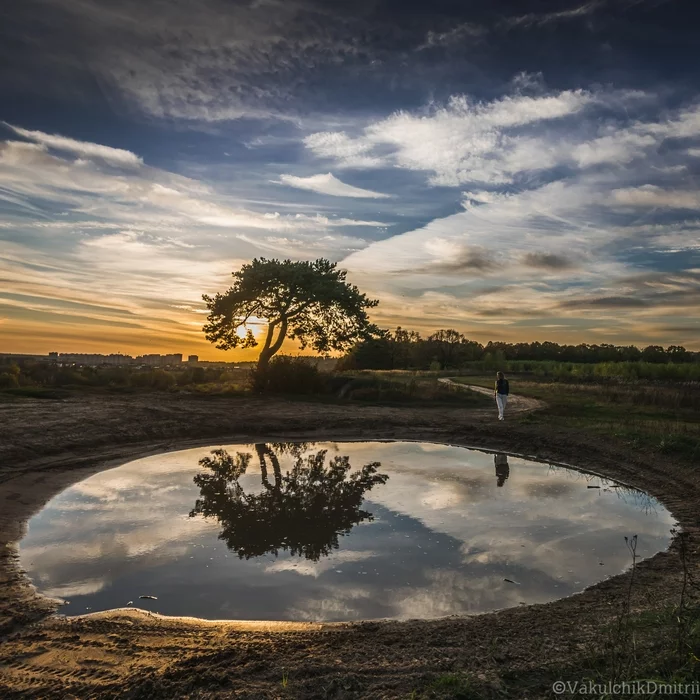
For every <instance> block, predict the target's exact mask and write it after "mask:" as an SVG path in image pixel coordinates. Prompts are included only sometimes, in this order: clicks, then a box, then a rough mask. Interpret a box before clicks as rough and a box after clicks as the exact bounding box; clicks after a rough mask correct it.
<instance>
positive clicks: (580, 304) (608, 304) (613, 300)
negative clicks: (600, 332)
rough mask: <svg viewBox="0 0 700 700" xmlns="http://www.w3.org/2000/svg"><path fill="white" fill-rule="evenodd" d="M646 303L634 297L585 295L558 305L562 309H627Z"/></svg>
mask: <svg viewBox="0 0 700 700" xmlns="http://www.w3.org/2000/svg"><path fill="white" fill-rule="evenodd" d="M646 305H647V302H645V301H644V300H643V299H638V298H635V297H623V296H611V297H587V298H584V299H573V300H571V301H562V302H561V303H560V304H559V306H560V307H561V308H563V309H594V308H595V309H629V308H639V307H644V306H646Z"/></svg>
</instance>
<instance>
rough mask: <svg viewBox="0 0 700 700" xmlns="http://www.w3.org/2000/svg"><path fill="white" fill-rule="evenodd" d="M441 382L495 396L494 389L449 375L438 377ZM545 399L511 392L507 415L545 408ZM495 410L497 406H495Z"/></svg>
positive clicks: (456, 387)
mask: <svg viewBox="0 0 700 700" xmlns="http://www.w3.org/2000/svg"><path fill="white" fill-rule="evenodd" d="M438 382H440V383H441V384H447V385H448V386H450V387H454V388H455V389H458V390H459V389H468V390H469V391H474V392H476V393H477V394H483V395H484V396H489V397H491V398H492V397H493V389H487V388H486V387H483V386H476V385H475V384H462V383H460V382H455V381H453V380H452V379H448V378H447V377H441V378H440V379H438ZM544 406H545V403H544V401H540V400H539V399H532V398H529V397H527V396H521V395H520V394H510V395H509V396H508V407H507V408H506V415H509V414H513V413H524V412H526V411H536V410H537V409H539V408H544ZM494 410H495V408H494Z"/></svg>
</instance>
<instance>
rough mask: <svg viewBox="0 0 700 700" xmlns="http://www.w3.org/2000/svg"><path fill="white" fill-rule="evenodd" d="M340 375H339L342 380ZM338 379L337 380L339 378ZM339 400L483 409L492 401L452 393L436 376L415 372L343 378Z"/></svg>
mask: <svg viewBox="0 0 700 700" xmlns="http://www.w3.org/2000/svg"><path fill="white" fill-rule="evenodd" d="M342 376H343V375H341V377H342ZM339 379H340V378H339ZM337 395H338V397H339V398H344V399H347V400H350V401H353V402H363V403H367V402H371V403H382V404H387V405H392V404H406V403H409V404H421V405H424V406H431V405H442V404H450V405H459V406H464V407H468V408H482V407H485V406H487V405H488V406H490V405H491V403H492V402H491V400H490V398H489V397H486V396H484V395H482V394H479V393H477V392H473V391H464V390H458V391H455V390H454V388H451V387H450V386H448V385H445V384H441V383H440V382H438V378H437V377H433V376H421V375H416V374H415V373H409V372H406V373H398V374H393V373H391V372H371V373H370V372H361V373H355V374H349V375H345V381H343V383H342V385H341V387H340V389H339V391H338V393H337Z"/></svg>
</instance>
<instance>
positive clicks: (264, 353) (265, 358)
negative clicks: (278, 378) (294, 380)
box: [253, 318, 287, 392]
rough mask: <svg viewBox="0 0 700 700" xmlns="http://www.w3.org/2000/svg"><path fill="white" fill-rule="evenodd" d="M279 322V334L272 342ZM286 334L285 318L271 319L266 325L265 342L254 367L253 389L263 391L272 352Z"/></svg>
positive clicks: (275, 350) (276, 348) (280, 344)
mask: <svg viewBox="0 0 700 700" xmlns="http://www.w3.org/2000/svg"><path fill="white" fill-rule="evenodd" d="M278 324H279V326H280V329H279V334H278V336H277V339H276V340H275V341H274V343H273V342H272V337H273V335H274V333H275V328H276V327H277V325H278ZM286 336H287V319H286V318H282V319H281V321H273V322H272V323H270V325H269V326H268V327H267V337H266V338H265V344H264V345H263V349H262V350H261V351H260V357H259V358H258V364H257V367H256V368H255V376H254V379H253V389H254V390H255V391H257V392H260V391H264V389H265V374H266V372H267V368H268V365H269V364H270V360H271V359H272V357H273V356H274V354H275V353H276V352H277V351H278V350H279V349H280V348H281V347H282V343H283V342H284V339H285V338H286Z"/></svg>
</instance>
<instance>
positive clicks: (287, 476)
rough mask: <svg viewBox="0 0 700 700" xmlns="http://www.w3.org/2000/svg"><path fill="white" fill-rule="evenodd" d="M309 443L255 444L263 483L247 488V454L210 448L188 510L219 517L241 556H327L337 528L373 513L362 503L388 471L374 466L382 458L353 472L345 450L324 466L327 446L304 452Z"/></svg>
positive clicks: (227, 539)
mask: <svg viewBox="0 0 700 700" xmlns="http://www.w3.org/2000/svg"><path fill="white" fill-rule="evenodd" d="M307 448H308V445H305V444H300V443H296V444H294V443H292V444H290V443H285V444H262V443H261V444H257V445H255V452H256V454H257V457H258V460H259V462H260V471H261V480H262V485H263V489H262V491H260V492H259V493H246V492H245V491H244V489H243V487H242V486H241V484H240V483H239V479H240V477H241V476H243V475H244V474H245V473H246V470H247V469H248V466H249V465H250V461H251V459H252V458H253V455H252V454H249V453H243V452H237V453H236V455H235V456H232V455H230V454H229V453H228V452H227V451H226V450H213V451H212V453H211V454H212V456H211V457H204V458H203V459H201V460H200V462H199V464H200V465H201V466H202V467H204V468H205V469H206V471H203V472H201V473H199V474H197V475H196V476H195V477H194V483H195V484H196V485H197V486H198V487H199V490H200V497H199V498H198V499H197V501H196V502H195V506H194V508H193V509H192V511H191V512H190V517H195V516H197V515H202V516H204V517H205V518H216V519H218V521H219V523H220V525H221V533H220V534H219V539H220V540H223V541H224V542H226V546H227V547H228V548H229V549H231V550H233V551H235V552H236V554H238V556H239V558H241V559H250V558H251V557H257V556H261V555H263V554H274V555H275V556H276V555H277V554H278V552H279V551H280V550H282V551H287V550H288V551H289V552H290V553H291V554H293V555H297V556H303V557H305V558H306V559H310V560H312V561H318V559H320V558H321V557H322V556H327V555H328V554H330V553H331V552H332V551H333V550H334V549H337V548H338V546H339V544H338V538H339V537H340V536H342V535H346V534H348V533H349V532H350V530H351V529H352V528H353V526H355V525H357V524H358V523H360V522H362V521H365V520H372V519H373V518H372V514H371V513H369V512H368V511H365V510H362V509H361V508H360V506H361V505H362V501H363V499H364V496H365V493H366V492H367V491H369V490H370V489H372V487H373V486H375V485H376V484H383V483H385V482H386V481H387V479H388V476H386V475H384V474H378V473H377V470H378V468H379V467H380V466H381V465H380V463H379V462H372V463H370V464H366V465H365V466H364V467H362V469H361V470H359V471H357V472H353V473H352V474H350V473H349V472H350V468H351V467H350V459H349V457H347V456H345V457H340V456H337V457H333V458H332V459H331V460H330V461H329V462H328V465H327V466H326V450H320V451H319V452H317V453H316V454H311V455H307V456H303V454H302V453H303V452H305V451H306V449H307ZM285 453H287V454H291V455H292V456H293V457H294V464H293V467H292V469H291V470H290V471H288V472H286V473H284V474H283V473H282V469H281V466H280V462H279V457H280V456H281V455H282V454H285ZM270 470H271V471H272V475H273V476H272V481H271V479H270Z"/></svg>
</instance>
